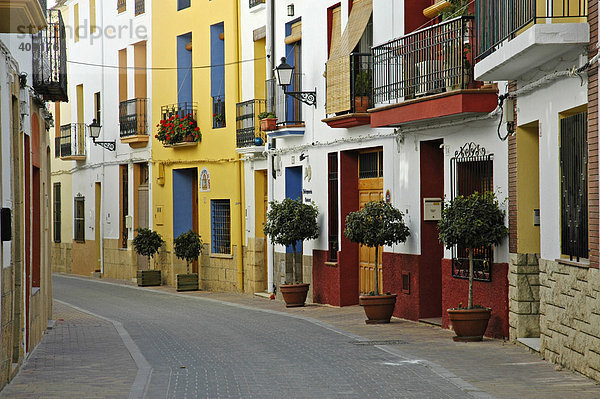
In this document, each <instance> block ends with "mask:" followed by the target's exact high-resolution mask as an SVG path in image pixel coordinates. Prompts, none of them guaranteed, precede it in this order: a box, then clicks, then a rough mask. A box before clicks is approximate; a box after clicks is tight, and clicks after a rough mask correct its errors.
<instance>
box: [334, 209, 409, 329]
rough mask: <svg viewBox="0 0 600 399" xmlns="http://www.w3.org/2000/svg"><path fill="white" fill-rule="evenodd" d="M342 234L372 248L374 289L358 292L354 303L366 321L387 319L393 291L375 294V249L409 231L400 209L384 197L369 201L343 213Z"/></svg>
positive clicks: (400, 240)
mask: <svg viewBox="0 0 600 399" xmlns="http://www.w3.org/2000/svg"><path fill="white" fill-rule="evenodd" d="M344 235H345V236H346V238H348V239H349V240H350V241H352V242H356V243H359V244H361V245H365V246H367V247H372V248H375V291H372V292H370V293H369V295H361V296H360V297H359V298H358V301H359V302H358V303H359V304H360V305H361V306H362V307H363V309H364V310H365V314H366V316H367V320H366V321H365V322H366V323H367V324H378V323H389V322H390V319H391V317H392V314H393V313H394V306H395V305H396V294H389V293H387V294H385V295H380V294H379V269H378V267H379V265H378V260H379V259H378V252H379V251H378V249H379V247H380V246H382V245H392V244H396V243H399V242H404V241H406V239H407V238H408V236H409V235H410V231H409V229H408V227H407V226H406V224H404V220H403V215H402V212H401V211H400V210H398V209H396V208H394V206H393V205H392V204H389V203H387V202H385V201H382V200H380V201H370V202H367V203H366V204H365V206H364V207H363V208H362V209H361V210H359V211H356V212H352V213H349V214H348V216H346V228H345V229H344Z"/></svg>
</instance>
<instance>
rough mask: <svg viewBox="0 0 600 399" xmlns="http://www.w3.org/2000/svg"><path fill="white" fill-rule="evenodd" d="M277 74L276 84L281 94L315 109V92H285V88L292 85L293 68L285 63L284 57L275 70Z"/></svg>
mask: <svg viewBox="0 0 600 399" xmlns="http://www.w3.org/2000/svg"><path fill="white" fill-rule="evenodd" d="M275 72H276V73H277V83H278V84H279V86H281V87H282V88H283V92H284V93H285V94H286V95H288V96H292V97H294V98H295V99H297V100H299V101H302V102H303V103H305V104H307V105H314V106H315V108H316V107H317V90H316V89H315V91H287V87H288V86H289V85H290V84H291V83H292V77H293V76H294V67H293V66H291V65H290V64H288V63H287V62H286V58H285V57H281V64H279V66H277V67H276V68H275Z"/></svg>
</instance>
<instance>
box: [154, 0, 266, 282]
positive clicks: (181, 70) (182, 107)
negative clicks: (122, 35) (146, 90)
mask: <svg viewBox="0 0 600 399" xmlns="http://www.w3.org/2000/svg"><path fill="white" fill-rule="evenodd" d="M153 7H154V12H153V18H152V24H153V48H152V53H153V57H152V59H153V67H154V71H153V84H152V87H153V90H152V98H153V109H152V112H153V116H154V117H153V120H155V121H158V123H156V124H155V126H154V128H153V129H154V133H153V140H154V141H153V145H152V160H153V161H152V164H153V166H152V168H153V170H152V176H153V182H152V187H153V190H152V193H153V226H154V230H156V231H157V232H158V233H159V234H161V236H162V237H163V239H164V240H165V241H166V251H165V250H162V251H161V252H160V253H159V255H158V257H157V258H156V263H155V267H156V268H160V269H161V270H162V275H163V282H165V283H167V284H169V285H175V282H176V275H177V274H179V273H186V263H185V261H183V260H179V259H177V258H176V257H175V255H174V253H173V240H174V239H175V238H176V237H177V236H179V235H180V234H181V233H184V232H186V231H188V230H194V231H196V232H197V233H199V234H200V236H201V239H202V241H203V243H204V246H203V252H202V255H201V257H200V259H199V261H198V262H196V263H195V264H194V265H193V266H192V270H190V272H196V273H198V274H199V286H200V289H207V290H226V291H246V292H252V291H253V290H254V289H255V287H254V286H253V284H252V282H248V281H245V280H247V277H248V276H245V273H244V249H243V247H244V245H245V237H244V229H245V227H244V219H245V205H244V198H243V193H244V186H243V175H242V174H243V169H242V168H243V165H242V162H241V159H240V156H239V155H238V153H237V152H236V150H235V149H236V103H238V102H239V99H240V96H241V94H240V91H241V85H240V80H241V68H242V64H240V63H239V62H238V61H239V60H240V40H239V32H240V26H239V20H240V19H239V12H240V11H239V2H237V1H236V2H234V1H228V2H223V1H220V2H210V1H209V2H192V3H191V4H190V1H189V0H187V1H186V0H178V1H175V2H162V1H155V2H154V3H153ZM196 126H197V129H196ZM198 133H200V134H201V137H200V138H198V137H197V134H198Z"/></svg>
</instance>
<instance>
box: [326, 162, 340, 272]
mask: <svg viewBox="0 0 600 399" xmlns="http://www.w3.org/2000/svg"><path fill="white" fill-rule="evenodd" d="M328 161H329V162H328V164H329V171H328V176H329V177H328V183H329V184H328V190H329V261H331V262H335V261H337V252H338V248H339V245H338V156H337V153H335V152H334V153H332V154H329V156H328Z"/></svg>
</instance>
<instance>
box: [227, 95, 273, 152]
mask: <svg viewBox="0 0 600 399" xmlns="http://www.w3.org/2000/svg"><path fill="white" fill-rule="evenodd" d="M266 109H267V101H266V100H249V101H244V102H243V103H238V104H237V105H236V116H235V123H236V138H237V140H236V142H237V144H236V147H237V148H243V147H252V146H254V145H260V144H259V143H261V144H262V143H264V142H265V138H266V137H265V133H264V132H263V131H261V130H260V121H259V120H258V114H260V113H261V112H264V111H265V110H266ZM257 139H258V140H257Z"/></svg>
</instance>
